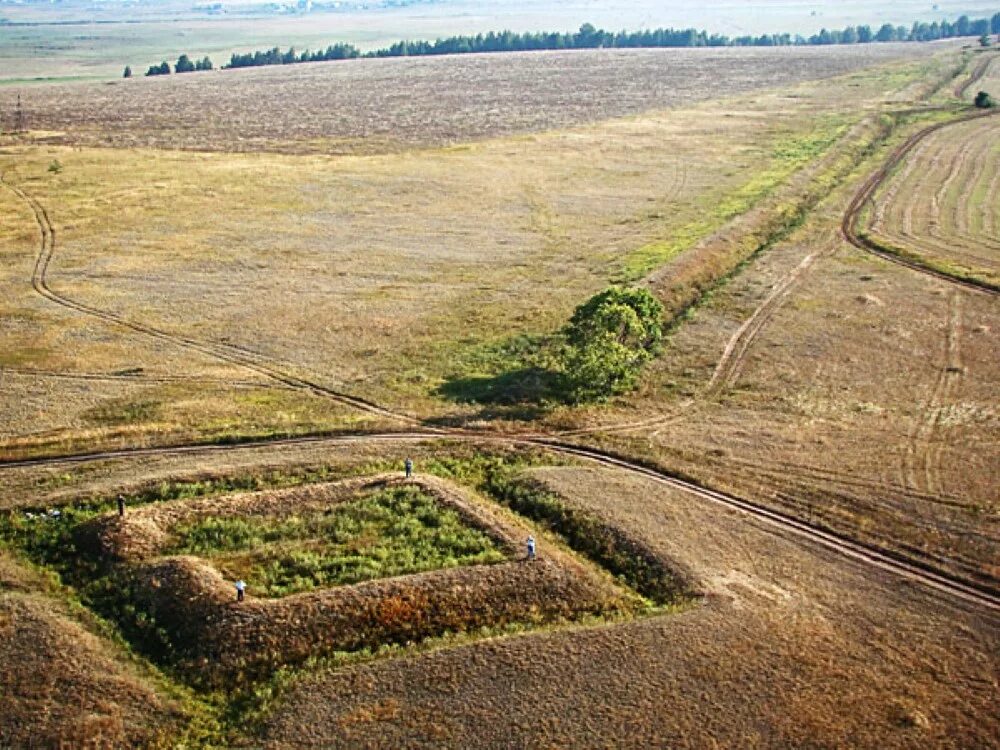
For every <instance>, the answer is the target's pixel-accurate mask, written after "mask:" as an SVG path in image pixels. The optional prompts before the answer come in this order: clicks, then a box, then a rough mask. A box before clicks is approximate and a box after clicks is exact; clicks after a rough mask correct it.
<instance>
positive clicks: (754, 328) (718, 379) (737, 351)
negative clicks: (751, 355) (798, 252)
mask: <svg viewBox="0 0 1000 750" xmlns="http://www.w3.org/2000/svg"><path fill="white" fill-rule="evenodd" d="M836 250H837V246H836V244H833V243H831V244H829V245H827V246H825V247H823V248H821V249H819V250H814V251H813V252H811V253H809V254H808V255H807V256H806V257H805V258H803V259H802V261H801V262H800V263H799V264H798V265H797V266H796V267H795V268H794V269H792V271H791V272H790V273H788V274H787V275H786V276H785V277H784V278H782V279H781V281H779V282H778V283H777V284H776V285H775V286H774V287H773V289H772V290H771V293H770V294H769V295H768V296H767V298H766V299H765V300H764V301H763V302H762V303H761V304H760V305H759V306H758V307H757V309H756V310H754V311H753V314H751V315H750V317H749V318H747V319H746V320H745V321H743V324H742V325H741V326H740V327H739V328H738V329H737V330H736V332H735V333H734V334H733V335H732V337H731V338H730V339H729V342H728V343H727V344H726V347H725V349H723V351H722V357H721V358H720V359H719V362H718V364H717V365H716V366H715V372H713V373H712V378H711V379H710V380H709V381H708V386H707V387H706V388H705V395H706V396H708V397H714V396H717V395H719V394H720V393H721V392H722V391H724V390H726V389H728V388H731V387H732V386H733V384H735V382H736V379H737V378H738V377H739V376H740V372H742V370H743V363H744V361H745V359H746V354H747V351H748V350H749V349H750V346H751V344H753V342H754V340H755V339H756V338H757V335H758V334H759V333H760V332H761V330H762V329H763V328H764V326H765V325H767V324H768V322H769V321H770V320H771V317H772V316H773V315H774V314H775V313H776V312H777V311H778V309H779V308H781V307H782V305H784V304H785V301H786V300H787V299H788V296H789V295H790V294H791V292H792V289H794V287H795V286H796V285H797V284H798V282H799V281H800V280H801V279H802V277H803V276H804V275H805V274H806V273H808V271H809V270H810V269H811V268H812V266H813V265H814V264H815V263H816V261H817V260H819V259H820V258H823V257H827V256H829V255H832V254H833V253H834V252H836Z"/></svg>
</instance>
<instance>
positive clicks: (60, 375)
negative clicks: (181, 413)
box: [0, 367, 293, 390]
mask: <svg viewBox="0 0 1000 750" xmlns="http://www.w3.org/2000/svg"><path fill="white" fill-rule="evenodd" d="M4 374H7V375H22V376H30V377H35V378H50V379H53V380H88V381H94V382H117V383H121V382H126V383H135V384H137V385H146V384H151V385H152V384H156V385H159V384H173V383H199V384H201V385H223V386H227V387H239V388H278V389H282V390H293V389H292V387H291V386H289V385H285V384H283V383H273V382H265V381H259V380H224V379H222V378H211V377H201V376H198V375H144V374H142V373H138V372H137V373H129V372H123V373H114V372H60V371H57V370H44V369H38V368H34V367H0V376H3V375H4Z"/></svg>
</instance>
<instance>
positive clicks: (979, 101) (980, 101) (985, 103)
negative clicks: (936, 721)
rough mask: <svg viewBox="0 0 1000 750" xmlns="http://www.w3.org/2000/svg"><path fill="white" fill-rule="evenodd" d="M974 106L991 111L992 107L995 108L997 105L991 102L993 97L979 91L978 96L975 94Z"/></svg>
mask: <svg viewBox="0 0 1000 750" xmlns="http://www.w3.org/2000/svg"><path fill="white" fill-rule="evenodd" d="M975 105H976V106H977V107H979V109H992V108H993V107H995V106H997V103H996V102H995V101H994V100H993V97H992V96H990V95H989V94H988V93H987V92H985V91H980V92H979V93H978V94H976V101H975Z"/></svg>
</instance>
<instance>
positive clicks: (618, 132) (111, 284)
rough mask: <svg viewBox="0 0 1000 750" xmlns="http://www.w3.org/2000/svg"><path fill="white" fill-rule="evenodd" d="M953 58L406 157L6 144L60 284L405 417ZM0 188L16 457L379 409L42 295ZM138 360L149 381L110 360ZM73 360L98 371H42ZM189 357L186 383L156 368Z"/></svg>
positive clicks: (182, 368) (17, 207) (10, 178)
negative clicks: (340, 401)
mask: <svg viewBox="0 0 1000 750" xmlns="http://www.w3.org/2000/svg"><path fill="white" fill-rule="evenodd" d="M851 64H854V63H851ZM953 65H954V60H953V58H952V57H951V56H950V55H946V56H945V57H943V58H935V59H933V60H931V61H922V62H919V63H907V64H896V65H894V66H892V67H890V68H889V69H888V70H887V71H882V70H880V71H879V72H878V73H872V72H869V71H865V72H861V73H854V74H851V75H848V76H845V77H841V78H836V79H833V80H830V81H825V82H823V83H822V84H816V83H811V84H803V85H802V86H799V87H797V88H794V89H791V90H788V91H779V92H770V93H760V94H755V95H754V96H752V97H745V98H742V99H734V100H730V101H728V102H727V103H726V104H725V105H724V108H725V110H726V111H725V112H724V113H723V115H722V116H720V115H719V105H717V104H714V103H713V104H706V105H701V106H698V107H695V108H690V109H685V110H676V111H672V112H666V113H660V114H652V115H644V116H641V117H634V118H626V119H619V120H613V121H609V122H605V123H601V124H597V125H590V126H584V127H579V128H575V129H572V130H564V131H557V132H548V133H541V134H530V135H522V136H517V137H513V138H506V139H497V140H489V141H483V142H480V143H473V144H466V145H463V146H460V147H454V148H432V149H424V150H419V151H411V152H406V153H403V154H382V155H374V156H344V157H323V156H301V157H295V156H283V155H276V154H255V155H232V154H190V153H180V152H169V151H167V152H165V151H131V150H111V151H109V150H86V149H85V150H75V149H73V150H71V149H66V148H60V147H50V146H43V145H37V144H36V145H34V146H28V147H24V146H18V147H11V149H9V152H8V153H7V154H6V155H4V156H3V164H4V170H5V180H6V181H7V182H8V183H10V184H12V185H16V186H18V187H20V188H23V189H24V190H26V191H28V192H29V193H31V194H32V195H34V196H35V197H36V198H37V199H38V200H39V201H40V202H41V204H42V205H43V206H45V207H46V209H47V211H48V214H49V218H50V219H51V221H52V223H53V225H54V227H55V230H56V238H57V239H56V248H55V253H54V255H53V260H52V263H51V265H50V267H49V272H48V281H49V284H50V286H51V288H52V289H53V290H54V291H56V292H57V293H59V294H63V295H65V296H68V297H70V298H72V299H76V300H80V301H83V302H85V303H86V304H89V305H92V306H95V307H99V308H101V309H102V310H106V311H109V312H111V313H113V314H116V315H120V316H122V317H123V318H125V319H127V320H129V321H134V322H139V323H143V324H148V325H153V326H155V327H157V328H159V329H161V330H164V331H167V332H169V333H171V334H173V335H179V336H185V337H191V338H194V339H196V340H198V341H204V342H211V343H212V344H213V345H218V346H224V347H232V348H235V349H236V350H237V351H239V352H243V353H245V354H246V355H247V356H251V357H255V358H263V359H266V360H267V361H268V362H272V363H276V365H277V366H280V367H282V368H284V369H285V370H287V371H288V372H291V373H293V374H294V375H296V376H299V377H307V378H309V379H311V381H312V382H317V383H320V384H322V385H324V386H327V387H332V388H334V389H337V390H341V391H345V392H348V393H354V394H361V395H364V396H365V397H367V398H370V399H374V400H376V401H379V402H381V403H385V404H388V405H390V406H393V407H395V408H397V409H400V410H403V411H407V412H410V413H415V414H417V415H419V416H440V415H442V414H449V415H451V416H455V415H458V416H462V415H470V414H474V413H475V410H474V407H468V406H463V405H456V404H450V403H447V402H442V401H441V399H439V398H437V397H436V396H435V395H434V394H435V391H436V389H437V387H438V386H439V385H441V383H442V382H445V381H446V380H448V379H452V378H461V377H464V376H468V375H477V374H480V373H483V372H484V371H489V370H490V368H495V367H497V366H498V365H499V366H503V364H504V363H503V362H499V363H498V362H497V361H496V358H497V355H496V351H495V345H497V344H499V343H501V342H503V341H506V340H508V339H509V338H510V337H511V336H516V335H520V334H525V335H535V334H545V333H548V332H551V331H553V330H555V329H556V328H557V327H558V326H559V325H560V324H561V323H562V322H563V321H564V320H565V319H566V317H567V316H568V314H569V313H570V311H571V310H572V309H573V307H574V306H575V305H576V304H578V303H579V302H580V301H581V300H582V299H585V298H586V297H587V296H588V295H589V294H591V293H593V292H594V291H595V290H596V289H599V288H601V287H602V286H604V285H605V284H606V283H607V282H608V281H609V279H615V278H621V277H623V276H624V277H629V276H630V275H634V274H635V273H636V272H638V273H642V272H644V271H645V270H648V269H649V268H651V267H654V266H655V264H656V263H657V262H659V261H660V259H661V256H663V255H664V253H665V254H666V255H670V254H676V253H682V252H683V251H684V250H685V249H686V248H687V247H689V246H690V245H693V244H694V243H696V242H697V240H698V239H699V238H700V237H701V236H703V235H704V234H705V233H708V232H711V231H713V230H714V229H716V228H717V227H718V226H719V225H721V224H722V223H723V222H724V221H725V220H726V219H727V217H728V214H727V212H732V211H735V212H739V211H740V210H744V209H745V208H746V207H748V206H751V205H753V204H754V203H755V202H756V201H758V200H759V199H760V198H761V197H762V196H764V195H766V194H767V193H769V192H770V191H772V190H774V189H775V187H776V185H778V184H779V183H780V182H781V181H783V180H785V179H787V178H788V176H789V174H790V173H791V172H793V171H794V170H795V169H798V168H799V167H800V166H801V165H802V164H803V163H805V162H807V161H808V160H809V159H810V158H812V157H813V156H815V155H819V154H821V153H822V152H823V150H824V149H825V148H828V147H829V144H831V143H832V142H833V139H835V138H836V136H837V135H838V134H840V133H842V132H844V129H845V128H846V127H848V126H849V125H850V123H851V122H852V120H854V119H857V118H860V117H861V116H862V114H863V112H864V110H868V109H871V110H876V109H878V108H879V107H880V106H881V100H882V99H883V98H884V97H885V96H886V95H887V94H889V93H891V92H893V91H897V90H899V89H900V88H901V87H904V88H905V87H908V86H909V85H910V83H911V82H912V81H914V80H924V79H925V77H926V76H928V75H930V76H932V77H933V76H934V75H940V74H941V72H942V71H945V70H948V69H950V68H951V67H952V66H953ZM883 77H884V80H883ZM847 102H850V104H851V111H850V113H849V114H844V105H845V103H847ZM208 112H209V114H210V113H211V112H212V110H209V111H208ZM192 127H195V123H192ZM54 161H58V162H59V165H60V166H61V170H60V171H58V172H52V171H49V170H48V168H49V166H50V165H52V163H53V162H54ZM95 186H96V187H95ZM793 189H794V188H793ZM732 196H735V198H733V197H732ZM722 206H730V207H731V208H727V209H725V210H722V209H720V207H722ZM0 210H2V211H3V213H4V216H5V217H9V219H10V222H9V223H7V222H5V223H4V225H3V227H4V229H3V230H2V231H4V233H5V234H6V237H7V238H8V239H9V243H5V245H4V248H3V253H4V254H5V255H6V256H7V258H8V259H9V261H10V262H9V263H8V264H6V265H5V268H4V271H3V272H2V273H3V277H2V279H0V285H2V288H3V289H5V290H8V291H9V294H8V295H6V296H5V298H4V313H5V314H4V321H5V323H4V326H3V328H2V329H0V335H2V337H3V339H2V341H3V347H2V348H0V351H2V352H3V355H0V365H2V367H3V370H2V371H0V377H3V378H4V384H5V387H6V388H8V389H9V392H10V393H11V398H10V399H5V400H4V403H3V404H2V406H3V408H4V410H5V414H4V421H3V424H4V425H5V429H4V430H3V433H4V434H3V436H2V439H3V443H4V445H5V446H6V448H7V454H8V455H17V454H21V453H25V452H40V451H46V450H54V449H55V450H58V449H61V450H67V449H75V448H76V446H79V445H82V444H83V442H81V441H87V442H88V443H89V444H91V445H94V444H110V445H122V444H128V443H139V444H146V443H162V442H167V441H176V440H179V439H191V438H194V437H204V438H219V437H228V436H233V435H239V434H242V435H246V434H250V435H254V434H272V433H285V432H296V431H310V430H324V429H332V430H335V429H343V428H358V427H366V426H372V427H374V426H378V425H379V424H385V423H384V422H378V421H377V420H376V421H373V420H372V419H370V418H367V417H358V418H355V417H352V415H351V414H350V413H348V412H345V411H344V410H343V409H342V408H341V407H340V406H338V405H331V404H328V403H326V402H325V401H324V399H322V398H320V397H318V396H316V395H315V394H311V393H305V392H301V391H300V392H288V391H285V390H280V391H275V390H273V388H271V387H268V386H265V381H264V380H263V379H262V378H261V376H260V374H259V373H256V372H252V371H248V370H246V369H245V368H240V367H237V366H234V365H233V364H232V363H231V362H218V361H213V360H212V359H211V358H209V357H207V356H205V355H204V354H203V353H200V352H192V351H190V350H189V349H184V348H180V347H176V346H173V345H171V344H169V343H166V342H163V341H151V340H149V339H148V337H144V336H142V335H139V334H136V333H135V332H132V331H128V330H124V329H122V328H121V327H120V326H115V325H108V324H106V323H103V322H100V321H95V320H93V319H91V318H88V317H86V316H83V315H80V314H77V313H70V312H67V311H64V310H59V309H54V308H53V306H52V305H51V304H50V303H49V302H47V301H45V300H41V299H39V298H38V297H37V296H36V295H34V294H33V292H32V291H31V290H30V287H29V285H28V283H27V282H28V280H29V279H30V276H31V269H32V266H33V263H34V257H35V254H36V252H37V247H34V246H33V245H34V244H35V242H37V234H35V233H36V231H37V230H36V229H35V228H33V218H32V216H31V213H30V211H29V210H28V207H27V206H26V205H24V203H23V201H20V200H19V199H18V198H17V196H16V195H13V194H11V193H9V192H4V194H3V195H2V196H0ZM33 234H34V242H33ZM552 279H558V280H559V283H558V284H555V285H554V284H552V283H551V280H552ZM137 368H141V370H142V372H141V375H142V377H141V378H136V379H133V380H129V379H127V378H119V379H118V380H114V379H113V378H114V377H115V376H116V374H120V373H125V374H126V375H127V374H128V373H130V372H134V371H135V370H136V369H137ZM67 374H69V375H82V374H89V375H92V376H100V377H105V378H108V379H106V380H99V379H94V378H92V379H88V380H80V379H76V380H72V379H67V378H59V377H53V376H59V375H67ZM178 375H183V376H185V377H195V378H197V379H198V380H196V381H182V382H155V380H154V379H156V378H160V379H164V378H168V379H169V378H171V377H177V376H178ZM203 381H218V382H217V383H207V382H203ZM234 382H235V383H239V385H238V387H236V388H234V387H233V383H234ZM258 383H259V384H260V385H259V386H258V387H254V384H258ZM122 386H124V388H123V387H122ZM112 394H114V398H112ZM55 403H59V408H58V409H55V408H52V404H55Z"/></svg>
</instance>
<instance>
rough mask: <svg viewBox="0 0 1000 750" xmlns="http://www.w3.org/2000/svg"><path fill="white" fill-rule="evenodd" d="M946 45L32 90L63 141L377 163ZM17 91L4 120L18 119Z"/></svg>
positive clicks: (372, 63)
mask: <svg viewBox="0 0 1000 750" xmlns="http://www.w3.org/2000/svg"><path fill="white" fill-rule="evenodd" d="M940 48H941V47H940V46H939V45H934V46H932V45H918V44H899V45H897V44H870V45H863V46H859V47H856V48H852V49H850V51H849V52H848V53H845V52H844V51H843V50H842V49H840V48H836V47H827V48H824V47H805V48H791V47H788V48H776V49H768V50H762V49H697V50H596V51H574V52H543V53H520V54H504V55H466V56H461V57H448V58H413V59H407V60H398V59H397V60H357V61H351V62H347V63H317V64H305V65H295V66H291V67H288V66H276V67H273V68H261V69H256V70H246V69H244V70H235V71H221V72H218V71H217V72H213V73H208V74H197V75H189V76H170V77H169V78H160V79H157V78H153V79H148V78H147V79H134V80H131V81H125V82H120V83H117V84H114V85H106V84H104V85H86V86H81V85H72V86H45V87H36V88H32V90H31V92H30V94H29V95H28V97H27V98H26V100H25V102H24V106H25V109H26V111H27V118H28V122H27V124H28V127H30V128H31V129H34V130H38V131H50V132H53V133H54V134H53V135H51V136H50V137H49V140H50V141H51V142H54V143H75V144H86V145H110V146H115V147H130V148H131V147H137V146H154V147H165V148H184V149H195V150H200V151H207V150H222V151H257V150H262V149H263V150H274V151H282V152H289V151H290V152H321V153H344V152H351V153H372V152H381V151H395V150H399V149H401V148H410V147H413V146H416V145H443V144H449V143H454V142H458V141H468V140H473V139H479V138H484V137H495V136H500V135H511V134H515V133H524V132H535V131H540V130H549V129H554V128H562V127H567V126H571V125H578V124H581V123H586V122H595V121H598V120H603V119H607V118H609V117H618V116H621V115H629V114H637V113H640V112H644V111H648V110H652V109H663V108H666V107H671V106H677V105H681V104H690V103H693V102H698V101H704V100H706V99H711V98H715V97H718V96H720V95H721V96H732V95H734V94H739V93H744V92H747V91H754V90H760V89H766V88H778V87H781V86H786V85H789V84H793V83H798V82H801V81H804V80H814V79H820V78H829V77H832V76H836V75H840V74H843V73H847V72H850V71H853V70H857V69H859V68H863V67H866V66H870V65H874V64H876V63H879V62H886V61H889V60H894V59H906V58H909V59H914V58H921V57H927V56H929V55H931V54H933V53H935V52H937V51H939V50H940ZM14 95H15V92H14V91H13V90H10V91H6V92H3V93H0V109H2V110H3V111H10V110H11V109H12V108H13V97H14Z"/></svg>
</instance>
